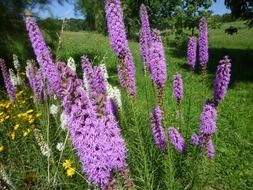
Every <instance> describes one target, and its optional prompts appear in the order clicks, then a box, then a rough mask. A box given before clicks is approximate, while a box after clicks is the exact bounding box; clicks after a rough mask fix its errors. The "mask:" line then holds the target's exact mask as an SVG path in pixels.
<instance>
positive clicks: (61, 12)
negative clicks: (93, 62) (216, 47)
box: [33, 0, 230, 18]
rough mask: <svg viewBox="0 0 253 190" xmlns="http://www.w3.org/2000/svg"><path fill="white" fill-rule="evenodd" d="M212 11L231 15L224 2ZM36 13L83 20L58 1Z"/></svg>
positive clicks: (215, 5)
mask: <svg viewBox="0 0 253 190" xmlns="http://www.w3.org/2000/svg"><path fill="white" fill-rule="evenodd" d="M210 10H212V11H213V12H214V14H220V15H222V14H224V13H229V12H230V10H229V9H226V7H225V5H224V0H217V1H216V3H214V4H213V5H212V6H211V8H210ZM33 12H34V13H37V14H38V15H39V16H40V17H41V18H47V17H57V18H83V16H82V15H80V14H79V15H75V10H74V5H73V4H68V3H64V4H63V5H60V4H59V3H57V1H53V3H52V4H51V5H49V6H48V10H46V9H45V10H40V9H38V8H36V9H34V10H33Z"/></svg>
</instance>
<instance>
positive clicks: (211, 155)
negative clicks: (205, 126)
mask: <svg viewBox="0 0 253 190" xmlns="http://www.w3.org/2000/svg"><path fill="white" fill-rule="evenodd" d="M205 153H206V156H207V158H208V159H213V158H214V156H215V149H214V145H213V141H212V138H209V140H208V141H207V144H206V147H205Z"/></svg>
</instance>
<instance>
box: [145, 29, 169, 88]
mask: <svg viewBox="0 0 253 190" xmlns="http://www.w3.org/2000/svg"><path fill="white" fill-rule="evenodd" d="M149 66H150V72H151V79H152V81H153V82H154V84H155V85H156V86H157V87H158V88H164V85H165V82H166V80H167V69H166V60H165V53H164V49H163V43H162V38H161V33H160V31H159V30H157V29H154V30H153V32H152V43H151V47H150V49H149Z"/></svg>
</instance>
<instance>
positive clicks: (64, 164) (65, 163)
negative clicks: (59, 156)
mask: <svg viewBox="0 0 253 190" xmlns="http://www.w3.org/2000/svg"><path fill="white" fill-rule="evenodd" d="M62 165H63V167H64V169H65V170H66V169H69V168H71V165H72V161H71V160H65V161H64V162H63V164H62Z"/></svg>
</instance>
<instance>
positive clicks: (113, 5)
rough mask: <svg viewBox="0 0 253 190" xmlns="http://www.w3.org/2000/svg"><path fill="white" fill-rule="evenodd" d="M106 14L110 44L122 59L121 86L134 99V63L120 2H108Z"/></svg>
mask: <svg viewBox="0 0 253 190" xmlns="http://www.w3.org/2000/svg"><path fill="white" fill-rule="evenodd" d="M105 12H106V19H107V26H108V32H109V36H110V43H111V46H112V49H113V51H114V52H115V54H116V55H117V56H118V58H119V59H120V65H119V66H118V76H119V81H120V85H121V86H122V87H123V88H125V89H126V90H127V92H128V94H129V95H130V96H132V97H134V96H135V94H136V86H135V68H134V61H133V56H132V53H131V51H130V49H129V47H128V41H127V38H126V31H125V25H124V20H123V12H122V9H121V7H120V1H119V0H106V1H105Z"/></svg>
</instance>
